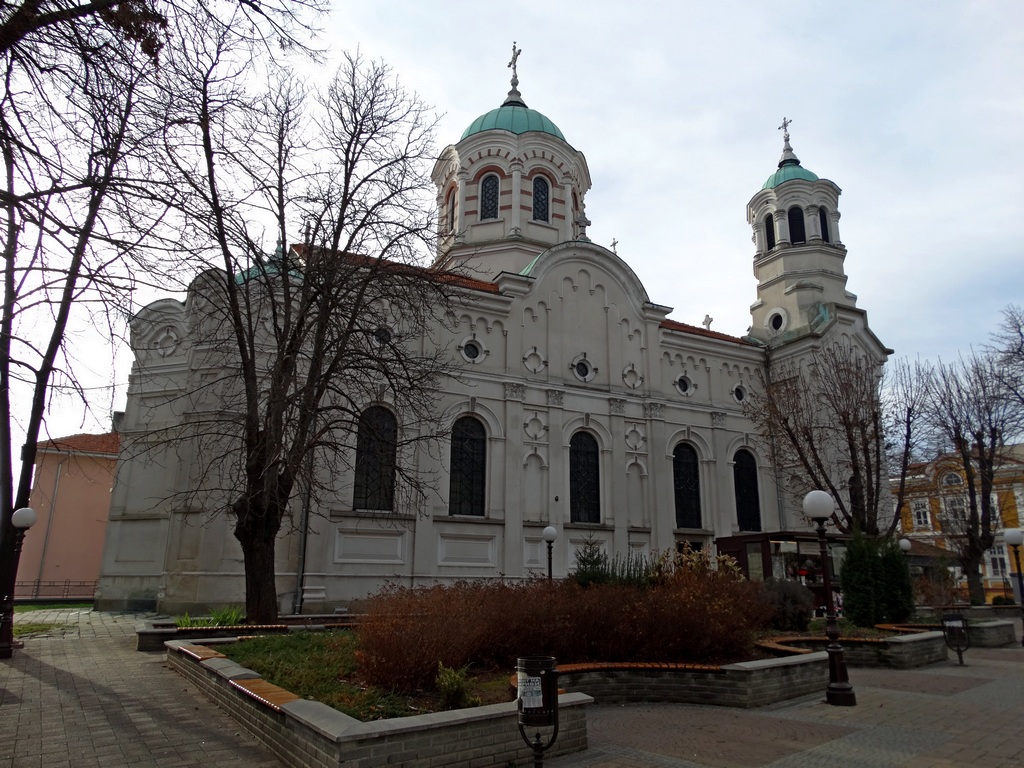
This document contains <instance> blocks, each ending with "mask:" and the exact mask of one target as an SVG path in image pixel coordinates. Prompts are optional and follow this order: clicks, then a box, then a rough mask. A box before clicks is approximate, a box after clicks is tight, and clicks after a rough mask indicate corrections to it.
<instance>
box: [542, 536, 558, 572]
mask: <svg viewBox="0 0 1024 768" xmlns="http://www.w3.org/2000/svg"><path fill="white" fill-rule="evenodd" d="M540 536H541V538H542V539H544V541H546V542H547V543H548V581H551V547H552V546H553V545H554V543H555V539H557V538H558V529H557V528H555V526H553V525H549V526H548V527H547V528H545V529H544V530H543V531H541V534H540Z"/></svg>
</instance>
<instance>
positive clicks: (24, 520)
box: [0, 507, 36, 659]
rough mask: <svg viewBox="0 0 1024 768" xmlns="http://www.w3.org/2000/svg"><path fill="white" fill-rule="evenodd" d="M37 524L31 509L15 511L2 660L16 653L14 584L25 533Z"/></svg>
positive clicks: (0, 637)
mask: <svg viewBox="0 0 1024 768" xmlns="http://www.w3.org/2000/svg"><path fill="white" fill-rule="evenodd" d="M35 524H36V511H35V510H34V509H32V508H31V507H22V508H21V509H16V510H14V514H12V515H11V525H12V526H14V551H13V552H12V553H11V564H10V567H9V568H8V573H7V583H6V585H5V586H6V592H7V593H6V594H5V595H4V596H3V600H4V602H3V613H2V614H0V659H9V658H11V655H12V654H13V653H14V584H15V582H16V581H17V580H18V560H19V559H20V558H21V543H22V542H23V541H24V540H25V531H27V530H28V529H29V528H31V527H32V526H33V525H35Z"/></svg>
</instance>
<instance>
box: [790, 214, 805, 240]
mask: <svg viewBox="0 0 1024 768" xmlns="http://www.w3.org/2000/svg"><path fill="white" fill-rule="evenodd" d="M788 217H789V242H791V243H793V245H796V244H797V243H806V242H807V232H806V231H805V230H804V212H803V209H802V208H800V207H799V206H796V205H794V206H793V207H792V208H790V209H789V213H788Z"/></svg>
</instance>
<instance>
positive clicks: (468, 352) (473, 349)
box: [462, 341, 484, 360]
mask: <svg viewBox="0 0 1024 768" xmlns="http://www.w3.org/2000/svg"><path fill="white" fill-rule="evenodd" d="M483 353H484V351H483V349H482V348H481V347H480V342H478V341H467V342H466V343H465V344H463V345H462V354H463V355H465V356H466V359H467V360H476V359H477V358H478V357H480V355H482V354H483Z"/></svg>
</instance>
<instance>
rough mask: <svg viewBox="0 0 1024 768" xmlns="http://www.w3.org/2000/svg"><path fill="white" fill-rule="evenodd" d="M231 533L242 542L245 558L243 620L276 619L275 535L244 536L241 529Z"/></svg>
mask: <svg viewBox="0 0 1024 768" xmlns="http://www.w3.org/2000/svg"><path fill="white" fill-rule="evenodd" d="M235 535H236V536H238V540H239V542H240V543H241V545H242V556H243V558H244V560H245V616H246V621H248V622H249V623H250V624H273V623H274V622H276V621H277V583H276V578H275V570H274V544H275V538H273V537H272V538H270V539H269V540H267V539H263V538H262V537H258V536H251V535H249V536H244V534H242V533H241V532H236V534H235ZM243 536H244V538H243ZM246 539H248V541H247V540H246Z"/></svg>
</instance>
